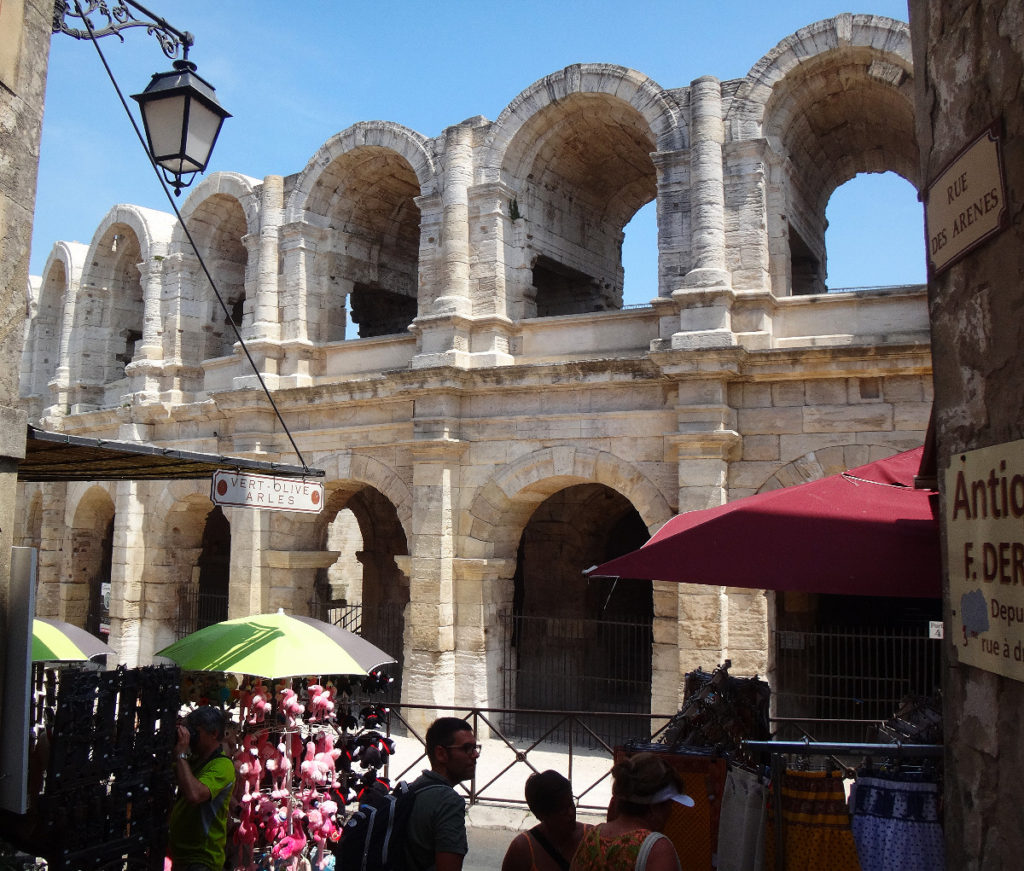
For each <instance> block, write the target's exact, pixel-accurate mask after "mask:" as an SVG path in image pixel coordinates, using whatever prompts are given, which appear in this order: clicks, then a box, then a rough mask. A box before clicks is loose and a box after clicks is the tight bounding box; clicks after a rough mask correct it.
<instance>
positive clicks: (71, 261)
mask: <svg viewBox="0 0 1024 871" xmlns="http://www.w3.org/2000/svg"><path fill="white" fill-rule="evenodd" d="M87 252H88V248H87V247H86V246H85V245H83V244H81V243H80V242H57V243H55V244H54V246H53V248H52V249H51V250H50V254H49V256H48V257H47V258H46V266H45V267H44V268H43V275H42V281H41V283H40V285H39V291H38V298H37V301H36V304H35V310H34V311H33V312H32V313H31V314H32V316H31V320H30V323H29V337H28V341H27V342H26V344H25V351H24V356H23V358H22V379H21V395H22V396H23V397H33V398H37V399H36V401H37V403H38V404H37V406H36V408H35V409H34V410H35V411H36V412H37V414H38V413H40V412H41V411H42V408H43V407H45V406H47V405H49V404H50V402H49V383H50V381H51V380H53V379H55V378H58V372H59V370H60V368H61V366H63V367H64V369H65V372H64V373H63V380H64V382H65V384H66V380H67V373H66V369H67V360H66V359H64V356H65V355H66V353H67V340H68V337H69V334H70V325H71V322H72V320H73V316H74V307H73V304H74V299H75V292H76V291H77V289H78V286H79V283H80V281H81V277H82V267H83V266H84V264H85V257H86V254H87Z"/></svg>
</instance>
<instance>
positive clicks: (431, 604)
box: [402, 438, 472, 728]
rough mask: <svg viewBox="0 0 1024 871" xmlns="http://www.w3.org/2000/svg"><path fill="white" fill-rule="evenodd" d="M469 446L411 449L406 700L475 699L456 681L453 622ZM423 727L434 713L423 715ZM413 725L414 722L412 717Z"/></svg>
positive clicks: (435, 442)
mask: <svg viewBox="0 0 1024 871" xmlns="http://www.w3.org/2000/svg"><path fill="white" fill-rule="evenodd" d="M465 448H466V445H465V444H464V443H462V442H458V441H455V440H452V439H448V438H436V439H433V438H432V439H424V440H423V441H422V442H419V443H415V444H413V446H412V447H411V449H410V451H411V454H412V461H413V469H412V480H413V518H412V536H411V540H410V557H411V559H410V561H409V563H410V565H409V607H408V610H407V611H406V618H405V639H404V650H405V667H404V669H403V678H402V696H403V698H402V701H403V702H406V703H412V704H429V705H439V706H442V707H446V706H453V705H455V704H456V703H457V702H462V701H463V700H466V701H469V700H470V698H471V697H472V690H471V687H470V686H469V685H467V684H465V683H463V682H462V681H461V680H457V677H458V671H457V668H456V643H455V636H456V622H455V575H454V558H455V528H454V519H455V516H456V503H457V494H458V490H459V468H460V464H461V457H462V453H463V451H464V450H465ZM421 717H422V721H421V722H414V726H415V727H416V728H419V727H420V726H423V727H425V726H426V725H427V723H429V721H430V719H432V714H431V713H430V712H422V713H421ZM410 719H411V720H415V717H410Z"/></svg>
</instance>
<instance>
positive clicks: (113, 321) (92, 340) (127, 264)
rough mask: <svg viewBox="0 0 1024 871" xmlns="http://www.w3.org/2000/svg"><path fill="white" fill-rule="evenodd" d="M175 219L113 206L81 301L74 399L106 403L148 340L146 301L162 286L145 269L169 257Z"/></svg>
mask: <svg viewBox="0 0 1024 871" xmlns="http://www.w3.org/2000/svg"><path fill="white" fill-rule="evenodd" d="M173 222H174V218H173V217H172V216H171V215H168V214H165V213H163V212H156V211H153V210H151V209H143V208H140V207H138V206H127V205H119V206H115V207H114V208H112V209H111V210H110V211H109V212H108V213H107V215H106V217H105V218H104V219H103V221H102V222H101V223H100V225H99V227H98V228H97V230H96V233H95V234H94V235H93V240H92V243H91V244H90V246H89V252H88V254H87V256H86V264H85V267H84V268H83V270H82V280H81V283H80V284H79V288H78V294H77V299H76V302H75V313H74V322H73V325H72V332H71V348H70V349H69V355H68V356H69V361H70V367H71V370H72V372H73V373H74V376H75V378H76V379H77V382H76V383H75V384H73V385H72V386H71V392H70V393H71V395H70V401H71V402H72V403H73V404H81V405H85V406H91V407H100V406H102V405H103V404H104V399H105V397H104V388H105V386H106V385H108V384H111V383H112V382H115V381H118V380H119V379H121V378H123V377H124V371H125V367H126V366H127V365H128V364H129V363H131V362H132V360H133V359H134V357H135V351H136V347H137V346H138V345H139V344H141V342H142V336H143V324H144V317H143V313H144V309H145V297H146V296H147V295H151V294H157V295H158V294H159V292H160V288H159V285H158V284H155V283H153V282H150V281H148V280H146V279H147V278H148V274H147V273H144V272H143V271H140V270H142V269H144V268H145V265H146V264H150V263H157V262H159V261H160V260H161V259H162V258H163V257H164V256H166V253H167V246H168V243H169V241H170V238H171V232H172V228H173Z"/></svg>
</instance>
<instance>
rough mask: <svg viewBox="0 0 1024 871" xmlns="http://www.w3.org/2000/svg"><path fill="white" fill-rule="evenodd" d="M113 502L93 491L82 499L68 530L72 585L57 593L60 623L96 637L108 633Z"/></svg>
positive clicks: (102, 494)
mask: <svg viewBox="0 0 1024 871" xmlns="http://www.w3.org/2000/svg"><path fill="white" fill-rule="evenodd" d="M113 549H114V502H113V500H112V499H111V498H110V496H109V495H108V494H107V492H106V491H105V490H102V489H100V488H99V487H94V488H92V489H90V490H89V492H88V493H86V494H85V496H84V497H83V498H82V500H81V501H80V502H79V504H78V508H77V509H76V511H75V519H74V521H73V523H72V528H71V553H70V558H71V562H70V572H71V579H72V583H71V584H70V585H68V586H67V587H65V588H64V589H63V590H62V591H61V596H62V598H63V602H62V606H63V612H64V619H65V620H67V621H68V622H69V623H74V624H75V625H76V626H81V627H82V628H83V629H85V630H87V631H88V632H91V633H93V634H94V635H96V636H100V635H101V633H104V630H105V633H109V632H110V625H109V620H110V613H109V608H108V607H105V603H106V604H109V598H110V593H109V591H110V574H111V566H112V562H113V559H112V557H113ZM105 633H104V634H105Z"/></svg>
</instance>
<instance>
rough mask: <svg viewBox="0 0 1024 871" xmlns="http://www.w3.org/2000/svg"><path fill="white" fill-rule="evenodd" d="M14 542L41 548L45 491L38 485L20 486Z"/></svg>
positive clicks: (19, 544) (21, 545) (18, 544)
mask: <svg viewBox="0 0 1024 871" xmlns="http://www.w3.org/2000/svg"><path fill="white" fill-rule="evenodd" d="M16 516H17V523H18V526H17V528H16V529H15V534H14V544H15V545H17V546H19V547H34V548H36V550H39V549H40V547H41V546H42V540H43V491H42V488H41V487H40V486H38V485H35V486H33V485H23V486H21V487H19V488H18V496H17V510H16Z"/></svg>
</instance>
